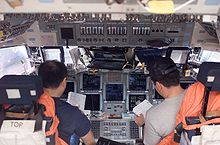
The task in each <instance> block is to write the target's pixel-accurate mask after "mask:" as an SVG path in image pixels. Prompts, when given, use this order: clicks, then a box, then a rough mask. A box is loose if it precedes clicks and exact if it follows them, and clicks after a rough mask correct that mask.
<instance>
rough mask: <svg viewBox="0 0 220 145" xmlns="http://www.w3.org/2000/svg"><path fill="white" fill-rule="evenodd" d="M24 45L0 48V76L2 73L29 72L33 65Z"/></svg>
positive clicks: (32, 69) (19, 73)
mask: <svg viewBox="0 0 220 145" xmlns="http://www.w3.org/2000/svg"><path fill="white" fill-rule="evenodd" d="M29 53H30V52H29V51H28V48H27V47H26V46H25V45H19V46H12V47H4V48H0V78H1V77H3V76H4V75H9V74H15V75H22V74H30V73H32V72H33V71H34V66H33V65H32V64H31V60H30V58H29Z"/></svg>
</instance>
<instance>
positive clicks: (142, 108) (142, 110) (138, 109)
mask: <svg viewBox="0 0 220 145" xmlns="http://www.w3.org/2000/svg"><path fill="white" fill-rule="evenodd" d="M152 106H153V105H152V104H151V103H150V102H149V101H148V100H146V99H145V100H144V101H142V102H141V103H140V104H138V105H137V106H135V107H134V108H133V112H134V113H135V114H136V115H140V114H143V116H144V118H145V115H146V112H147V110H149V109H150V108H151V107H152Z"/></svg>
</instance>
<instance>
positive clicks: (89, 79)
mask: <svg viewBox="0 0 220 145" xmlns="http://www.w3.org/2000/svg"><path fill="white" fill-rule="evenodd" d="M83 90H100V76H98V75H90V74H83Z"/></svg>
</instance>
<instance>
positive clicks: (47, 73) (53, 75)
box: [38, 60, 67, 88]
mask: <svg viewBox="0 0 220 145" xmlns="http://www.w3.org/2000/svg"><path fill="white" fill-rule="evenodd" d="M38 75H39V76H40V77H41V78H42V81H43V87H44V88H57V87H58V86H59V85H60V83H61V82H62V81H63V79H64V78H65V77H67V67H66V66H65V64H63V63H61V62H59V61H56V60H50V61H45V62H44V63H42V64H41V65H40V66H39V68H38Z"/></svg>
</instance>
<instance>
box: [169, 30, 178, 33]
mask: <svg viewBox="0 0 220 145" xmlns="http://www.w3.org/2000/svg"><path fill="white" fill-rule="evenodd" d="M167 33H179V31H174V30H173V31H167Z"/></svg>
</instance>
